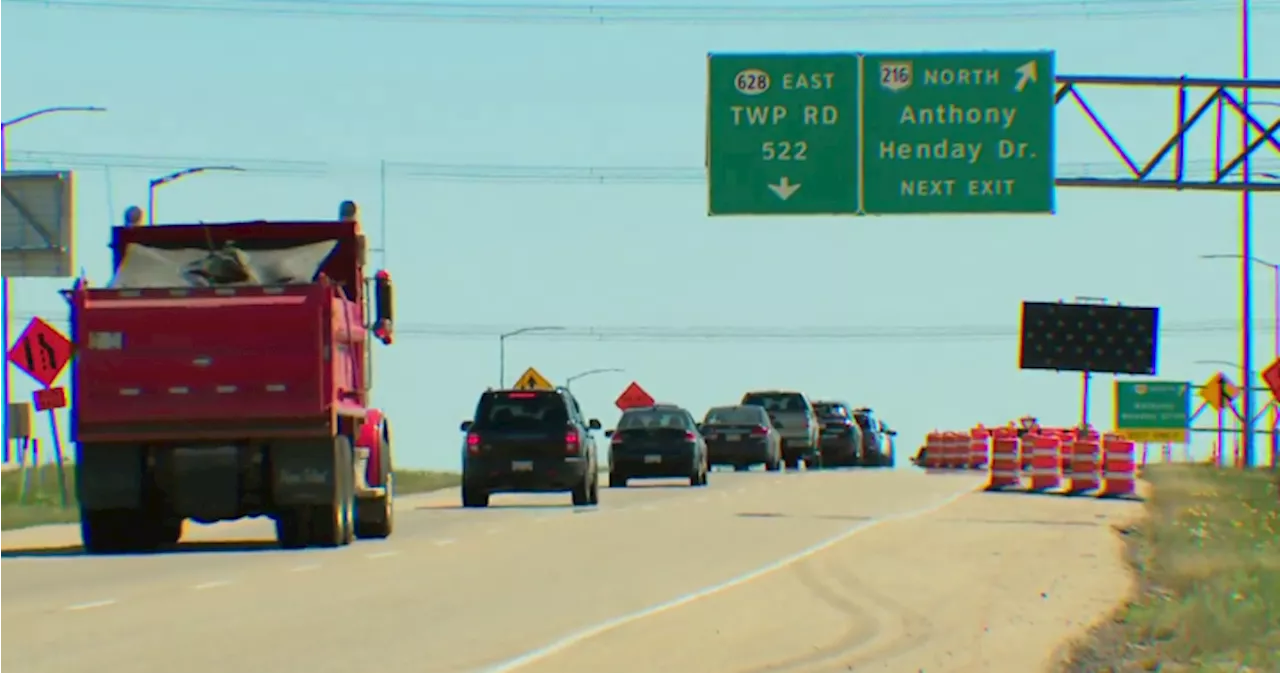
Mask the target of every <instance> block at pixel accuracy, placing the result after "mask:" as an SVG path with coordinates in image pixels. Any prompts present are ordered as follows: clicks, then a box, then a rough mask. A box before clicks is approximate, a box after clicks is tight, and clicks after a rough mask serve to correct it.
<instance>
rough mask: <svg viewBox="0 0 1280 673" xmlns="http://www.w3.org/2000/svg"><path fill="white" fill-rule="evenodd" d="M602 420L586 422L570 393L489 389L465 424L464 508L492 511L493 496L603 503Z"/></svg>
mask: <svg viewBox="0 0 1280 673" xmlns="http://www.w3.org/2000/svg"><path fill="white" fill-rule="evenodd" d="M599 429H600V421H598V420H596V419H594V418H593V419H591V420H590V421H587V420H584V419H583V416H582V409H581V408H580V407H579V406H578V401H577V400H576V399H574V397H573V395H572V394H570V393H569V391H568V390H565V389H563V388H560V389H556V390H488V391H486V392H485V393H484V394H483V395H481V396H480V402H479V403H477V404H476V415H475V420H471V421H465V422H463V424H462V431H463V432H465V433H467V437H466V440H465V442H464V443H463V447H462V506H463V507H488V506H489V495H490V494H493V493H554V492H558V491H569V492H571V493H572V494H573V504H574V505H577V506H585V505H595V504H597V503H599V502H600V498H599V483H600V478H599V475H598V471H599V470H598V461H597V458H596V442H595V438H594V437H592V436H591V431H592V430H599Z"/></svg>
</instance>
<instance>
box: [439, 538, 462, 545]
mask: <svg viewBox="0 0 1280 673" xmlns="http://www.w3.org/2000/svg"><path fill="white" fill-rule="evenodd" d="M455 542H457V540H455V539H453V538H451V537H447V538H444V539H441V540H436V546H437V547H444V546H447V545H451V544H453V543H455Z"/></svg>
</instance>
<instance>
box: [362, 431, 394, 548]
mask: <svg viewBox="0 0 1280 673" xmlns="http://www.w3.org/2000/svg"><path fill="white" fill-rule="evenodd" d="M379 450H380V451H381V452H382V453H381V454H380V456H379V460H378V466H379V467H378V473H379V476H380V479H379V480H378V482H379V485H381V486H382V487H383V488H384V489H386V493H385V494H384V495H382V496H380V497H377V498H368V499H365V500H358V501H356V537H358V538H360V539H362V540H381V539H385V538H388V537H391V531H392V530H393V529H394V528H395V483H394V481H395V472H394V471H392V468H391V442H390V439H389V438H388V437H387V436H385V435H384V436H383V438H382V447H381V448H380V449H379Z"/></svg>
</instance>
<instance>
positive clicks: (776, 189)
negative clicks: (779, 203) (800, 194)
mask: <svg viewBox="0 0 1280 673" xmlns="http://www.w3.org/2000/svg"><path fill="white" fill-rule="evenodd" d="M797 189H800V184H799V183H796V184H794V185H793V184H791V180H790V179H789V178H787V176H785V175H784V176H782V179H781V180H779V181H778V184H776V185H769V190H770V191H772V192H773V193H774V194H777V195H778V198H780V199H782V200H783V201H786V200H787V199H789V198H791V195H792V194H795V193H796V190H797Z"/></svg>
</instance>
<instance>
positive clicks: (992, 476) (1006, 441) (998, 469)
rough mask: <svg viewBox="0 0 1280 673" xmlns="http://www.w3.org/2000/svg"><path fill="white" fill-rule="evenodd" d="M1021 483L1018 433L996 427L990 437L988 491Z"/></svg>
mask: <svg viewBox="0 0 1280 673" xmlns="http://www.w3.org/2000/svg"><path fill="white" fill-rule="evenodd" d="M1021 485H1022V479H1021V477H1020V472H1019V469H1018V433H1017V431H1014V430H1011V429H1006V428H998V429H997V430H996V431H995V433H994V434H993V435H992V437H991V460H990V465H989V466H988V469H987V486H986V489H987V490H988V491H995V490H1002V489H1007V488H1016V487H1019V486H1021Z"/></svg>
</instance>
